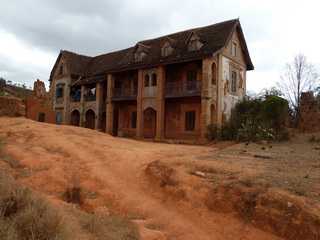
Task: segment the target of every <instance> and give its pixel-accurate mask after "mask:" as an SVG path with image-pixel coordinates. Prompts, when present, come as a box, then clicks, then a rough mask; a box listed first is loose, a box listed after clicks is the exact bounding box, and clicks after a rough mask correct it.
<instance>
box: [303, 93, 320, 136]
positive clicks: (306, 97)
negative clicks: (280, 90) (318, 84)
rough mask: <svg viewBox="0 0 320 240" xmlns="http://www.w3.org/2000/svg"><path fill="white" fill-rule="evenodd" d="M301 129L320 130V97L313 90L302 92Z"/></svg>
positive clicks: (308, 130)
mask: <svg viewBox="0 0 320 240" xmlns="http://www.w3.org/2000/svg"><path fill="white" fill-rule="evenodd" d="M300 104H301V105H300V117H301V118H300V121H299V129H300V130H302V131H303V132H318V131H320V124H319V122H320V99H319V98H316V97H315V96H314V94H313V92H304V93H302V94H301V102H300Z"/></svg>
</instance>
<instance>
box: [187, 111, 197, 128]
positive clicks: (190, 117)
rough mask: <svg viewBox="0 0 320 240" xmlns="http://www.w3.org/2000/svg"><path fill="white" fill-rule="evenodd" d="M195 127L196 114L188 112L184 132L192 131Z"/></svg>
mask: <svg viewBox="0 0 320 240" xmlns="http://www.w3.org/2000/svg"><path fill="white" fill-rule="evenodd" d="M195 125H196V112H195V111H189V112H186V115H185V130H186V131H194V129H195Z"/></svg>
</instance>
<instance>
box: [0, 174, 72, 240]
mask: <svg viewBox="0 0 320 240" xmlns="http://www.w3.org/2000/svg"><path fill="white" fill-rule="evenodd" d="M0 239H3V240H16V239H17V240H18V239H19V240H29V239H30V240H34V239H37V240H51V239H52V240H56V239H61V240H64V239H69V237H68V231H67V228H66V227H65V224H64V222H63V218H62V216H61V215H60V213H59V212H58V211H56V210H55V209H53V208H52V207H51V206H50V205H49V204H48V203H47V202H46V201H45V200H43V199H41V198H38V197H36V196H35V195H34V194H32V192H31V191H30V190H28V189H26V188H23V187H20V186H18V185H16V183H15V182H14V181H13V180H12V179H11V178H10V177H8V176H7V175H5V174H3V173H0Z"/></svg>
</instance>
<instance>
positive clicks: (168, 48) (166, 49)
mask: <svg viewBox="0 0 320 240" xmlns="http://www.w3.org/2000/svg"><path fill="white" fill-rule="evenodd" d="M173 42H174V40H173V39H171V38H167V39H166V41H165V42H164V44H163V45H162V47H161V56H162V57H168V56H170V55H171V54H172V53H173V51H174V48H173Z"/></svg>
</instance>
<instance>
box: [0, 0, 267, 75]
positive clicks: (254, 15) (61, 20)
mask: <svg viewBox="0 0 320 240" xmlns="http://www.w3.org/2000/svg"><path fill="white" fill-rule="evenodd" d="M0 6H1V14H0V29H4V30H5V31H7V32H9V33H12V34H14V35H15V36H16V37H17V39H19V40H20V41H22V42H24V43H27V45H29V46H32V47H33V48H37V49H40V50H42V51H45V52H50V54H51V55H53V56H57V55H58V53H59V50H60V49H66V50H70V51H75V52H78V53H81V54H86V55H90V56H94V55H98V54H103V53H106V52H109V51H114V50H118V49H123V48H127V47H130V46H132V45H134V44H135V43H136V42H137V41H140V40H144V39H148V38H153V37H157V36H160V35H162V34H168V33H172V32H175V31H181V30H185V29H187V28H192V27H198V26H204V25H208V24H212V23H214V22H218V21H223V20H227V19H231V18H236V17H238V16H240V17H241V22H242V25H243V26H244V30H245V34H246V36H247V40H248V45H249V48H250V41H255V40H256V39H262V38H263V36H265V35H266V34H265V32H266V31H267V30H266V29H265V28H264V26H263V25H264V24H265V22H266V21H268V18H269V16H268V15H266V14H265V11H264V10H262V11H260V12H252V11H250V9H248V8H245V7H243V3H242V1H225V2H221V1H213V0H202V1H201V2H199V1H196V0H184V1H172V0H162V1H151V0H150V1H145V0H135V1H130V0H118V1H117V0H94V1H89V0H77V1H73V0H10V1H6V0H0ZM262 16H264V17H262ZM258 18H260V19H262V18H263V20H262V21H256V19H258ZM52 65H53V63H52ZM8 67H10V66H9V65H8V64H6V68H8ZM24 67H26V66H24ZM32 67H33V68H32V69H30V72H29V71H24V70H21V68H20V67H18V66H15V65H14V66H13V69H11V70H10V71H9V70H8V71H9V72H10V78H11V79H13V80H15V79H17V80H18V81H25V80H24V79H30V80H29V81H31V79H35V77H36V76H34V75H37V76H39V75H40V77H41V78H42V79H48V76H49V74H50V70H51V68H52V66H48V67H47V69H46V70H43V69H35V68H34V66H32ZM1 72H3V66H1V68H0V74H1ZM14 72H16V73H14Z"/></svg>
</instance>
